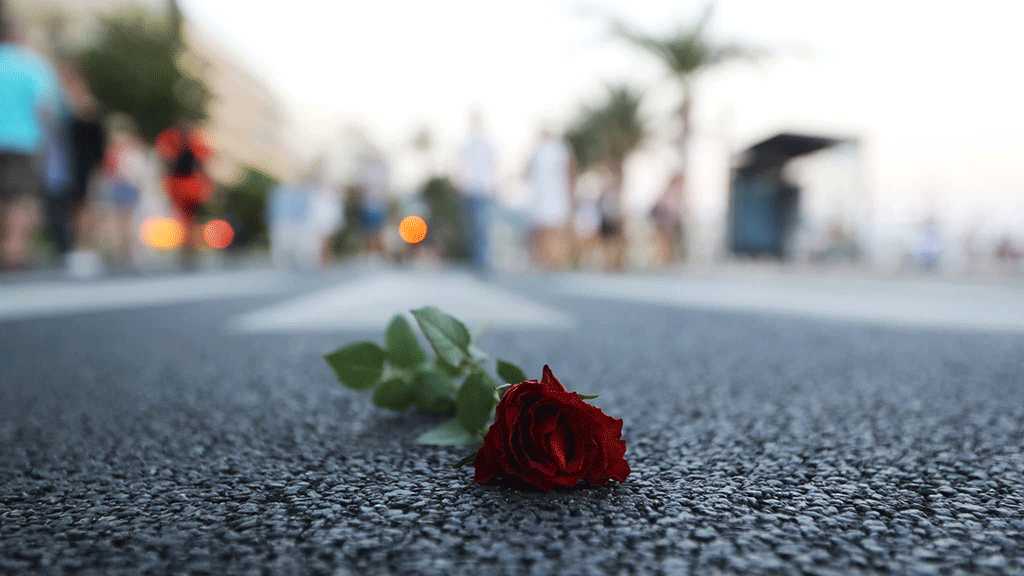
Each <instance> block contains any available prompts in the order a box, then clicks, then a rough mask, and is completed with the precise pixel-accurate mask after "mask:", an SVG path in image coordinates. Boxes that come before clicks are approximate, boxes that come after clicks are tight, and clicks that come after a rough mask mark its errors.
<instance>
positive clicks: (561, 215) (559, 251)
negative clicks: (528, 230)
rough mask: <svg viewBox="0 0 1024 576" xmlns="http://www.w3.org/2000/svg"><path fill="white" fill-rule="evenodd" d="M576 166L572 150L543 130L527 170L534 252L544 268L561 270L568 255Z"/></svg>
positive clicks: (535, 258)
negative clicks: (568, 231) (568, 232)
mask: <svg viewBox="0 0 1024 576" xmlns="http://www.w3.org/2000/svg"><path fill="white" fill-rule="evenodd" d="M573 172H574V162H573V157H572V152H571V151H570V150H569V146H568V145H566V143H565V142H564V141H563V140H562V139H561V138H559V137H557V136H555V135H554V134H553V133H552V132H551V131H550V130H543V131H542V132H541V136H540V142H539V143H538V145H537V148H536V149H535V150H534V152H533V157H532V158H531V159H530V166H529V170H528V176H529V183H530V191H531V194H532V198H531V204H530V205H531V207H532V220H533V231H532V240H533V242H532V252H533V258H534V261H535V262H536V263H537V264H539V265H541V266H543V267H545V268H556V267H559V266H560V265H561V264H562V263H564V261H565V256H566V254H567V253H568V250H566V247H567V244H568V243H567V242H566V239H565V232H566V227H567V226H568V224H569V218H570V214H571V211H572V191H573V190H572V189H573V180H574V174H573Z"/></svg>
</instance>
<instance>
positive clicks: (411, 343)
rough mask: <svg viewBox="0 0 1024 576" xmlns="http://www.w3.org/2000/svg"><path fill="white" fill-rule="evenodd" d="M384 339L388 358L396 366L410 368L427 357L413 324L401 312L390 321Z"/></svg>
mask: <svg viewBox="0 0 1024 576" xmlns="http://www.w3.org/2000/svg"><path fill="white" fill-rule="evenodd" d="M384 341H385V342H386V343H387V347H388V359H389V360H390V361H391V363H392V364H394V365H395V366H404V367H406V368H409V367H412V366H415V365H417V364H419V363H421V362H423V361H424V360H426V359H427V355H426V353H425V352H424V351H423V348H422V347H421V346H420V343H419V341H418V340H416V333H415V332H413V330H412V326H411V325H410V324H409V321H408V320H406V319H405V317H404V316H402V315H401V314H396V315H395V317H394V318H392V319H391V322H390V323H388V329H387V332H386V333H385V335H384Z"/></svg>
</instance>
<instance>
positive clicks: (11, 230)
mask: <svg viewBox="0 0 1024 576" xmlns="http://www.w3.org/2000/svg"><path fill="white" fill-rule="evenodd" d="M4 212H5V214H4V223H3V231H4V239H3V265H4V267H5V268H15V267H21V266H24V265H25V264H26V263H27V262H28V251H29V250H28V249H29V243H30V241H31V236H32V228H33V214H32V207H31V206H30V205H29V203H28V201H26V200H18V201H15V202H11V203H8V205H7V208H6V210H5V211H4Z"/></svg>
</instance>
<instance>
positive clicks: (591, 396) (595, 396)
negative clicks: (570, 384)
mask: <svg viewBox="0 0 1024 576" xmlns="http://www.w3.org/2000/svg"><path fill="white" fill-rule="evenodd" d="M576 395H577V396H579V397H580V398H582V399H584V400H593V399H594V398H598V397H600V396H601V395H600V394H580V393H579V392H577V393H576Z"/></svg>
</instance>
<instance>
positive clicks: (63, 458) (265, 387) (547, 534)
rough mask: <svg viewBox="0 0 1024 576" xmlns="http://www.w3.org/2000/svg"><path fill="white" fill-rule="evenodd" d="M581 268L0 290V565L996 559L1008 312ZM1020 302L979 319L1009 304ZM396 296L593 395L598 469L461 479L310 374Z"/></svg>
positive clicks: (788, 565)
mask: <svg viewBox="0 0 1024 576" xmlns="http://www.w3.org/2000/svg"><path fill="white" fill-rule="evenodd" d="M727 280H728V279H727ZM727 280H721V282H727ZM587 282H590V284H589V285H591V286H596V285H600V286H612V287H614V286H619V285H620V283H621V282H626V280H619V279H615V278H612V279H607V281H606V282H605V281H600V282H597V284H595V279H594V278H593V277H588V278H578V277H568V278H567V277H531V278H525V279H523V278H502V279H498V280H494V281H492V282H489V283H482V282H477V281H475V280H472V279H470V278H468V277H464V276H460V275H452V274H447V275H445V274H411V275H410V274H401V273H383V274H382V273H374V272H368V271H355V270H338V271H335V272H333V273H330V274H325V275H318V276H307V277H301V276H289V275H279V274H275V273H271V272H256V273H234V275H231V274H229V275H224V276H220V277H216V278H209V277H205V276H196V277H192V278H184V279H182V278H156V279H143V280H132V279H125V280H116V281H104V282H97V283H81V284H67V283H63V282H60V281H54V282H50V283H45V284H44V283H40V282H31V283H22V284H17V283H15V284H9V285H6V286H0V292H2V294H0V296H2V297H3V298H2V299H0V300H2V301H0V358H2V360H0V574H8V573H9V574H28V573H62V572H76V573H79V572H80V573H94V574H138V573H146V572H151V573H186V572H191V573H208V574H218V575H219V574H230V573H252V572H259V571H261V570H262V571H263V572H264V573H273V574H292V573H341V574H345V573H353V574H366V573H399V574H419V573H422V574H461V573H465V574H484V573H537V574H588V573H635V572H663V573H669V574H685V573H690V572H692V573H701V574H703V573H743V574H759V573H764V574H776V573H794V574H796V573H807V574H848V573H872V572H895V573H908V574H945V573H957V572H965V573H979V574H986V573H993V574H995V573H1001V574H1002V573H1024V331H1018V330H1015V329H1014V324H1013V323H1012V322H1009V323H1007V322H1003V323H999V322H996V323H995V324H991V322H989V324H986V325H982V326H972V325H969V324H967V325H964V324H962V323H957V322H959V320H962V318H960V319H959V320H958V317H956V315H955V314H954V315H953V316H952V317H951V318H952V320H950V322H951V323H949V324H941V323H940V324H938V325H935V326H930V325H925V324H921V323H920V322H916V323H915V322H910V323H907V322H900V321H898V320H899V319H900V318H896V320H893V318H889V317H886V316H885V314H884V313H883V314H881V317H880V318H876V319H875V320H876V321H873V320H872V318H871V317H870V314H867V315H863V316H864V317H862V318H859V317H852V318H851V317H850V315H849V314H844V315H841V317H838V318H831V317H828V315H827V314H824V315H823V314H820V312H821V309H823V308H822V306H823V305H822V306H818V308H816V309H815V310H813V311H812V312H814V311H816V312H818V313H814V314H810V315H802V314H801V313H800V311H799V309H795V308H793V305H792V302H789V303H788V304H787V306H783V307H782V308H781V309H779V310H773V309H772V307H771V306H760V307H757V306H755V307H751V306H738V307H730V306H729V305H728V303H727V302H726V303H724V304H723V303H722V302H718V303H717V304H716V303H715V295H716V294H717V295H719V296H720V295H721V294H722V291H723V288H722V287H721V286H718V285H715V286H714V287H711V288H707V287H706V289H707V290H710V291H711V292H713V293H712V294H709V295H708V297H709V299H710V300H712V302H710V303H708V302H704V303H703V305H697V304H700V303H699V302H698V303H696V304H695V303H694V302H693V300H692V298H690V299H687V298H678V299H672V298H662V297H650V298H648V297H647V296H649V295H650V294H649V293H650V292H651V290H654V288H652V287H657V286H662V287H663V291H671V290H672V289H673V288H672V287H673V286H678V285H685V286H689V287H690V288H691V289H692V290H691V292H693V291H696V292H699V291H700V290H701V288H700V283H699V282H697V283H693V282H691V281H690V280H687V279H685V278H684V279H678V278H677V279H669V278H648V279H646V282H647V283H648V284H647V285H646V286H647V287H646V288H644V289H643V290H638V289H635V287H633V288H629V289H626V288H623V289H622V290H618V291H616V290H612V289H609V290H607V291H603V292H602V291H601V290H596V289H594V290H589V289H578V287H580V286H588V284H587ZM629 282H633V280H629ZM728 282H732V284H730V286H732V288H733V289H735V290H737V291H741V292H744V291H757V290H758V288H759V286H760V285H761V284H762V282H759V281H743V280H742V279H736V278H733V279H732V280H728ZM787 282H796V281H795V280H787ZM864 290H865V292H864V294H866V295H865V296H864V298H865V299H870V298H884V297H885V296H884V293H885V290H884V289H882V290H876V291H875V292H871V293H870V294H868V292H870V290H869V289H867V288H865V289H864ZM982 290H984V289H982ZM655 291H656V290H655ZM826 292H827V290H826ZM1020 293H1021V292H1019V291H1018V292H1017V293H1012V292H1001V294H1002V296H1000V298H1003V299H1002V300H1000V299H998V298H996V299H995V300H994V302H996V305H997V306H999V307H1001V308H1000V309H1001V310H1004V312H1003V313H1002V314H999V313H998V310H997V311H995V312H994V313H993V314H992V315H991V318H990V320H991V319H993V318H994V319H995V320H999V319H1000V318H1004V319H1005V318H1006V317H1009V318H1010V319H1011V320H1012V319H1013V318H1016V316H1014V315H1016V314H1019V313H1020V311H1021V308H1020V302H1021V296H1019V295H1017V296H1015V295H1014V294H1020ZM645 294H646V295H647V296H645ZM860 294H861V292H855V294H854V296H855V297H857V298H859V297H860V296H859V295H860ZM691 296H692V294H691ZM780 298H782V300H785V292H782V293H781V296H780ZM984 298H985V297H984V296H983V295H982V299H984ZM971 300H972V301H974V304H977V302H976V301H977V298H972V299H971ZM419 301H424V302H438V303H440V304H442V306H445V307H449V308H455V309H456V310H455V311H456V312H459V313H460V314H463V315H465V316H467V317H468V319H469V321H470V324H471V325H474V326H476V327H477V328H480V329H482V330H483V335H482V336H481V347H482V348H484V349H485V350H488V351H491V352H496V353H498V355H500V356H502V357H506V358H508V359H511V360H513V361H516V362H518V363H519V364H521V365H523V366H526V367H529V368H531V369H532V370H533V371H534V372H537V371H539V369H540V366H541V365H542V364H544V363H548V364H550V365H551V366H552V367H553V368H554V369H555V371H556V373H557V374H558V375H559V376H560V377H561V379H562V381H563V382H565V383H566V384H567V385H568V386H570V387H571V388H574V389H578V390H585V391H587V392H595V393H600V394H601V397H600V399H599V400H597V401H596V403H597V404H599V405H600V406H601V407H602V408H603V409H605V410H606V411H607V412H608V413H610V414H611V415H613V416H617V417H621V418H623V419H624V420H625V429H624V436H625V438H626V441H627V444H628V446H629V451H628V453H627V458H628V460H629V463H630V465H631V466H632V469H633V473H632V475H631V476H630V477H629V479H628V480H627V482H625V483H624V484H621V485H612V486H608V487H603V488H590V489H579V490H568V491H560V492H553V493H548V494H540V493H532V492H520V491H515V490H511V489H507V488H502V487H490V486H489V487H480V486H477V485H474V484H473V483H472V470H471V468H464V469H461V470H455V469H453V468H452V466H451V464H452V463H453V462H455V461H456V460H457V459H459V458H460V457H462V456H463V455H464V451H463V450H459V449H447V448H425V447H420V446H417V445H415V444H414V443H413V438H414V437H415V436H416V435H417V434H418V433H419V432H421V431H423V430H424V429H425V428H427V427H429V426H430V425H432V424H433V423H434V422H435V420H432V419H431V418H428V417H423V416H417V415H413V414H406V415H394V414H391V413H387V412H383V411H380V410H377V409H375V408H373V407H372V406H371V405H370V403H369V401H368V398H367V397H366V396H364V395H360V394H358V393H354V392H351V391H348V390H345V389H342V388H341V387H340V386H338V385H337V384H336V383H335V382H334V379H333V377H332V375H331V374H330V371H329V369H328V368H327V366H326V365H325V364H324V363H323V362H322V360H321V359H320V357H321V355H322V354H324V353H325V352H328V351H330V350H332V349H333V348H335V347H337V346H339V345H341V344H344V343H346V342H348V341H351V340H353V339H357V338H364V337H373V338H379V337H380V328H379V327H378V325H381V326H382V323H383V321H384V320H386V316H387V315H389V314H390V313H391V312H394V311H397V310H396V309H397V308H401V307H408V306H412V305H415V304H417V303H418V302H419ZM858 301H859V300H858ZM748 304H749V303H748ZM769 304H770V303H769ZM819 304H820V302H819ZM940 304H941V303H940ZM950 306H954V307H955V303H953V304H950ZM896 307H897V308H898V306H896ZM861 308H864V307H863V306H862V307H861ZM883 308H884V307H883ZM890 308H893V307H892V306H890ZM824 309H827V306H824ZM859 309H860V308H858V310H859ZM866 309H867V310H869V311H870V309H871V306H867V307H866ZM862 311H863V310H862ZM947 311H948V310H947ZM923 314H924V315H925V316H927V315H928V312H927V311H925V312H923ZM934 314H935V316H936V317H937V318H941V317H943V316H942V315H943V310H939V309H936V310H935V311H934ZM919 316H920V314H919V315H918V319H920V317H919ZM990 324H991V325H990Z"/></svg>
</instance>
